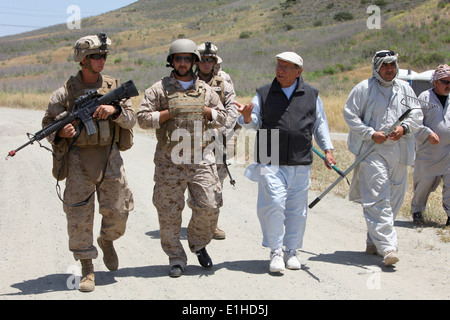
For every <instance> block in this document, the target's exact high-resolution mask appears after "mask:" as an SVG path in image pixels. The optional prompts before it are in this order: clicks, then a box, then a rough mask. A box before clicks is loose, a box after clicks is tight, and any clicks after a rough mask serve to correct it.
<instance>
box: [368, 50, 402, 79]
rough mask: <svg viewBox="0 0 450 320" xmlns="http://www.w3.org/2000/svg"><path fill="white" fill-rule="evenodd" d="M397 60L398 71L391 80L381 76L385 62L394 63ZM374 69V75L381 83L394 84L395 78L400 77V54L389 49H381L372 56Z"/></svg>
mask: <svg viewBox="0 0 450 320" xmlns="http://www.w3.org/2000/svg"><path fill="white" fill-rule="evenodd" d="M392 62H395V67H396V69H397V73H396V75H395V77H394V79H392V80H391V81H386V80H384V79H383V78H382V77H381V76H380V73H379V72H380V68H381V66H382V65H383V63H392ZM372 70H373V76H374V77H375V78H376V79H377V80H378V81H379V82H380V84H381V85H382V86H384V87H389V86H392V85H393V84H394V82H395V79H397V77H398V72H399V68H398V54H396V53H395V52H394V51H389V50H381V51H378V52H377V53H375V55H374V56H373V58H372Z"/></svg>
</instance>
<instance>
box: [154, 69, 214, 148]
mask: <svg viewBox="0 0 450 320" xmlns="http://www.w3.org/2000/svg"><path fill="white" fill-rule="evenodd" d="M162 85H163V88H164V91H165V94H166V97H167V99H168V105H169V109H171V108H173V107H178V108H183V109H185V110H184V112H181V113H180V114H178V115H177V116H176V117H175V118H173V119H169V120H167V121H166V122H164V123H163V124H161V126H160V127H159V128H158V129H156V137H157V139H158V142H159V143H160V145H161V147H162V148H163V149H164V150H167V151H170V150H172V149H173V147H175V146H176V145H177V144H178V143H179V142H180V141H178V140H177V139H176V140H174V141H172V134H173V133H174V132H175V131H176V130H178V129H182V130H180V132H179V133H180V136H183V134H184V133H186V132H188V133H189V134H190V138H191V148H193V147H194V143H193V141H194V139H196V140H202V148H203V147H205V146H206V143H205V141H203V133H204V132H205V130H206V128H207V121H206V119H205V117H204V112H203V107H204V106H205V88H204V82H203V81H199V84H198V89H196V90H186V91H178V90H177V88H175V87H174V86H173V85H172V84H170V82H169V78H168V77H166V78H163V79H162ZM180 140H181V139H180Z"/></svg>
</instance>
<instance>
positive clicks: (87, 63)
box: [82, 58, 100, 74]
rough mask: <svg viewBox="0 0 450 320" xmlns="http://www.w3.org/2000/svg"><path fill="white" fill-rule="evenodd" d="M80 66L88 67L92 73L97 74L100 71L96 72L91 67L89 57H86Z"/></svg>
mask: <svg viewBox="0 0 450 320" xmlns="http://www.w3.org/2000/svg"><path fill="white" fill-rule="evenodd" d="M82 66H83V67H85V68H86V69H88V70H89V71H91V72H92V73H94V74H99V73H100V72H97V71H95V70H94V69H92V65H91V59H90V58H87V59H86V62H85V63H84V64H83V65H82Z"/></svg>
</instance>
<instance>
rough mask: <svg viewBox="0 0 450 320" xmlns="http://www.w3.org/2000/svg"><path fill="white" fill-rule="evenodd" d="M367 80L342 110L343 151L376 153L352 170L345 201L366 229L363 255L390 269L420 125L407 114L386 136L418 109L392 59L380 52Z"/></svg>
mask: <svg viewBox="0 0 450 320" xmlns="http://www.w3.org/2000/svg"><path fill="white" fill-rule="evenodd" d="M372 69H373V76H372V77H371V78H370V79H367V80H364V81H362V82H360V83H359V84H357V85H356V86H355V87H354V88H353V89H352V91H351V92H350V95H349V97H348V99H347V102H346V104H345V106H344V118H345V121H346V122H347V125H348V126H349V128H350V132H349V137H348V141H347V143H348V147H349V150H350V151H351V152H352V153H354V154H355V156H356V157H358V156H359V155H360V154H362V153H364V152H365V151H366V150H367V149H368V148H370V147H371V146H372V145H373V143H376V144H377V147H376V148H375V150H374V151H373V152H371V153H370V154H369V155H368V156H367V157H366V158H364V159H363V160H362V161H361V162H360V163H359V164H358V165H357V166H356V167H355V171H354V174H353V180H352V184H351V187H350V196H349V199H350V200H352V201H355V202H359V203H361V204H362V207H363V212H364V216H365V219H366V223H367V229H368V233H367V240H366V253H368V254H377V253H378V254H380V255H382V256H383V257H384V263H385V265H387V266H391V265H393V264H395V263H397V262H398V261H399V258H398V254H397V251H398V241H397V233H396V231H395V229H394V220H395V217H396V215H397V213H398V211H399V210H400V207H401V205H402V203H403V199H404V195H405V191H406V189H407V184H408V174H407V166H408V165H412V164H413V162H414V135H413V134H412V133H414V132H417V130H418V128H419V126H420V124H421V123H422V113H421V111H420V110H419V109H417V110H413V111H412V112H411V113H410V114H409V116H408V117H406V119H404V120H403V122H402V123H400V125H399V126H396V127H395V128H394V130H393V131H392V133H390V134H389V135H388V136H386V135H385V134H384V132H385V131H386V130H387V129H389V128H390V127H392V126H393V125H394V123H395V122H396V121H397V120H398V119H399V118H400V116H401V115H402V114H403V113H404V112H405V111H406V110H407V108H408V107H406V106H405V105H404V103H405V102H407V103H408V105H409V107H414V108H416V107H417V108H418V107H419V106H417V105H414V101H411V99H408V100H406V96H405V95H408V96H411V97H413V98H415V94H414V91H413V90H412V89H411V87H410V86H409V84H408V83H407V82H405V81H402V80H399V79H397V75H398V72H399V68H398V55H397V54H395V52H393V51H388V50H382V51H379V52H377V53H376V54H375V55H374V56H373V58H372Z"/></svg>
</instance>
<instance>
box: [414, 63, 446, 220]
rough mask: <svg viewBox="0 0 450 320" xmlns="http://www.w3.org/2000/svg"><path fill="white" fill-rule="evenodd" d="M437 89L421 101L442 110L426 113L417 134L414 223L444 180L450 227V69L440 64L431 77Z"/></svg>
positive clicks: (432, 89)
mask: <svg viewBox="0 0 450 320" xmlns="http://www.w3.org/2000/svg"><path fill="white" fill-rule="evenodd" d="M431 82H432V83H433V88H431V89H429V90H427V91H424V92H422V93H421V94H420V96H419V99H420V100H423V101H427V102H431V103H433V104H435V105H437V106H439V107H438V108H431V109H429V110H428V109H427V110H424V112H423V126H422V127H421V129H420V131H419V132H418V133H417V134H416V147H417V150H416V162H415V164H414V174H413V183H414V197H413V199H412V201H411V210H412V213H413V221H414V222H416V223H422V222H423V216H422V213H423V212H424V211H425V208H426V205H427V201H428V197H429V196H430V193H431V192H433V191H434V190H436V188H437V186H438V185H439V184H440V183H441V181H443V189H442V206H443V208H444V210H445V213H446V214H447V217H448V218H447V223H446V226H449V225H450V112H449V109H448V95H449V93H450V67H449V66H448V65H446V64H445V65H440V66H438V68H437V69H436V70H435V72H434V73H433V76H432V77H431Z"/></svg>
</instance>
